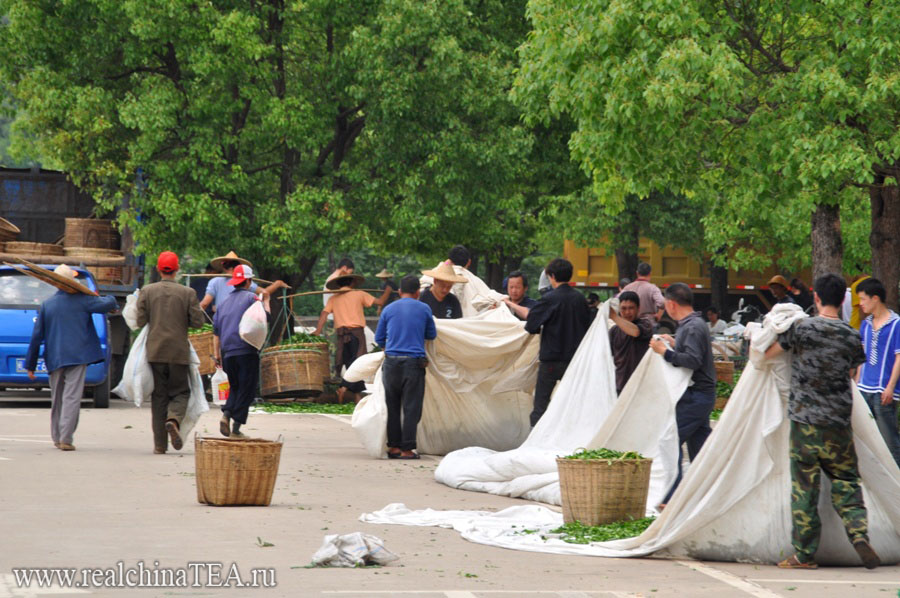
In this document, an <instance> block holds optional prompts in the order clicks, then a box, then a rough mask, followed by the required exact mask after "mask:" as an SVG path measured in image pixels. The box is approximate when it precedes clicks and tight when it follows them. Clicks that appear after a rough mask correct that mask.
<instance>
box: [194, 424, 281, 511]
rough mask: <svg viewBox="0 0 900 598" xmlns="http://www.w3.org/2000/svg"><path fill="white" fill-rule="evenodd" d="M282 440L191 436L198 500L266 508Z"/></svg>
mask: <svg viewBox="0 0 900 598" xmlns="http://www.w3.org/2000/svg"><path fill="white" fill-rule="evenodd" d="M282 444H283V443H282V439H281V438H279V439H278V440H277V441H272V440H263V439H261V438H247V439H237V438H235V439H232V438H200V437H198V436H194V455H195V463H196V467H197V475H196V478H197V500H198V501H199V502H201V503H203V504H207V505H216V506H220V507H221V506H232V505H258V506H262V507H265V506H268V505H269V504H270V503H271V502H272V493H273V491H274V490H275V478H276V477H277V476H278V464H279V462H280V461H281V447H282Z"/></svg>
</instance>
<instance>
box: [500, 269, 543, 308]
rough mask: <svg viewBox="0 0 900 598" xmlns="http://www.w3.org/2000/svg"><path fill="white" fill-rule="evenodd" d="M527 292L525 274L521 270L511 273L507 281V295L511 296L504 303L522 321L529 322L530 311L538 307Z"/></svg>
mask: <svg viewBox="0 0 900 598" xmlns="http://www.w3.org/2000/svg"><path fill="white" fill-rule="evenodd" d="M527 292H528V279H527V278H525V274H524V273H523V272H520V271H519V270H516V271H515V272H510V274H509V276H508V277H507V279H506V294H507V295H509V299H504V300H503V302H504V303H506V305H507V306H509V309H510V310H511V311H512V312H513V315H515V316H516V317H517V318H519V319H520V320H527V319H528V312H529V310H531V308H532V307H534V306H535V305H537V301H535V300H534V299H532V298H531V297H529V296H528V295H527V294H526V293H527Z"/></svg>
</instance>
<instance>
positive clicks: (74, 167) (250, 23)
mask: <svg viewBox="0 0 900 598" xmlns="http://www.w3.org/2000/svg"><path fill="white" fill-rule="evenodd" d="M0 8H2V11H3V13H4V14H5V15H7V18H8V23H7V24H6V26H5V27H3V28H2V30H0V31H2V33H0V63H2V66H0V69H2V73H3V76H4V78H5V80H6V81H7V83H8V85H9V86H10V89H11V91H12V93H13V94H14V96H15V98H16V100H17V102H19V103H20V105H21V106H22V107H24V108H25V109H26V110H25V120H24V122H23V127H24V130H26V131H28V132H30V133H32V134H34V135H35V136H36V137H37V139H38V141H39V143H40V145H41V149H42V151H43V152H44V153H46V154H47V155H48V156H50V157H52V158H53V159H55V160H57V161H58V162H59V163H60V164H61V165H62V166H63V167H64V168H65V170H66V171H67V172H69V173H71V175H72V177H73V178H74V180H75V181H76V183H78V184H79V185H81V186H83V187H85V188H87V189H89V190H90V191H91V192H92V193H93V194H94V196H95V198H96V199H97V200H98V202H99V204H100V206H101V207H102V208H103V209H106V210H109V209H112V208H114V207H117V206H119V205H121V204H122V203H123V201H125V200H126V199H128V200H129V201H130V208H131V209H130V210H127V211H125V212H123V213H122V216H121V218H122V221H123V223H128V224H132V225H135V226H136V231H135V232H136V238H137V240H138V242H139V243H140V244H141V246H142V247H143V249H145V250H146V251H147V252H148V253H152V252H155V251H157V250H159V249H162V248H176V249H180V250H190V251H192V252H193V253H195V254H196V255H198V256H212V255H217V254H220V253H221V252H222V251H223V250H224V249H227V248H236V249H238V250H239V252H240V253H242V254H245V255H247V256H248V257H250V258H252V259H254V261H255V262H256V263H257V265H259V266H262V269H263V271H264V272H265V271H267V270H269V271H281V272H285V271H287V272H299V273H300V276H299V277H296V278H295V282H299V280H301V279H302V278H303V277H305V276H306V274H307V273H308V272H309V271H310V269H311V268H312V267H313V264H314V262H315V259H316V257H317V256H319V255H322V254H323V253H324V252H325V251H327V250H329V249H334V250H337V251H340V250H345V249H347V248H349V247H353V246H360V245H367V246H370V247H373V248H375V249H378V250H382V251H396V252H398V253H405V252H414V253H419V254H422V253H444V252H446V250H447V248H448V247H449V246H451V245H452V244H454V243H460V242H461V243H464V244H467V245H469V246H471V247H472V248H473V249H475V250H476V251H479V252H482V253H484V254H485V255H486V256H487V257H491V256H494V255H497V256H499V255H513V254H518V255H522V254H524V253H527V252H528V249H529V248H528V244H529V238H530V237H529V234H530V233H532V232H533V229H534V226H535V225H534V222H535V218H536V215H537V214H538V213H539V212H540V209H541V202H542V200H543V197H544V196H545V195H546V194H548V193H556V192H557V190H556V189H555V186H556V185H555V184H551V183H553V181H557V182H558V183H559V185H560V189H564V185H565V184H566V183H567V181H566V179H565V177H558V176H557V177H556V179H552V178H550V179H548V178H542V179H541V180H537V179H538V177H537V176H536V173H541V172H542V170H546V169H550V170H554V167H555V165H549V166H548V165H547V162H546V161H547V160H548V159H549V158H550V157H553V158H556V156H552V152H553V151H556V153H557V154H559V155H564V154H565V145H564V143H565V138H564V137H563V136H561V135H558V134H556V135H555V137H554V134H555V130H554V129H553V128H552V127H540V128H537V130H532V129H530V128H529V127H527V126H526V125H524V124H523V123H522V122H521V121H520V117H519V113H518V111H517V110H516V109H514V107H513V105H512V104H511V102H510V100H509V98H508V92H509V89H510V87H511V85H512V81H513V77H514V68H515V62H516V54H515V51H516V47H517V46H518V44H519V43H521V40H522V39H524V36H525V33H526V31H527V22H526V21H525V18H524V1H516V2H504V1H502V0H483V1H479V2H476V1H474V0H439V1H438V0H426V1H421V0H352V1H351V0H306V1H304V2H299V1H293V0H265V1H263V0H257V1H235V0H210V1H204V2H185V1H183V0H159V1H156V2H143V1H137V0H80V1H77V2H76V1H66V0H59V1H50V0H42V1H39V2H34V1H32V0H3V1H0ZM545 137H551V138H553V142H555V143H556V144H557V145H558V146H559V147H560V148H561V149H560V150H553V149H552V148H551V147H548V144H536V143H535V140H536V139H537V140H539V141H544V138H545ZM565 161H566V162H567V161H568V160H567V158H566V160H565ZM548 180H550V181H551V183H548V182H547V181H548Z"/></svg>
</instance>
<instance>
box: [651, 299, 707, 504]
mask: <svg viewBox="0 0 900 598" xmlns="http://www.w3.org/2000/svg"><path fill="white" fill-rule="evenodd" d="M693 301H694V294H693V293H692V292H691V288H690V287H689V286H687V285H686V284H684V283H683V282H676V283H675V284H673V285H671V286H669V287H668V288H666V294H665V309H666V313H668V314H669V317H671V318H672V319H673V320H675V321H676V322H678V330H676V331H675V338H674V339H673V338H672V337H671V336H669V335H668V334H664V335H662V337H661V338H662V339H665V342H667V343H669V344H670V345H672V346H674V349H669V348H667V347H666V344H665V342H663V340H660V339H654V340H652V341H650V348H651V349H653V350H654V351H656V352H657V353H659V354H660V355H662V356H663V358H664V359H665V360H666V361H668V362H669V363H671V364H672V365H675V366H678V367H682V368H687V369H689V370H693V371H694V375H693V376H691V385H690V386H688V388H687V390H686V391H684V394H683V395H681V398H680V399H678V405H677V406H676V407H675V421H676V423H677V425H678V477H677V478H675V483H674V484H673V485H672V489H671V490H669V493H668V494H667V495H666V498H665V499H663V502H662V505H660V506H664V505H665V504H666V503H667V502H668V501H669V497H671V496H672V494H673V493H674V492H675V489H676V488H677V487H678V484H680V483H681V477H682V476H681V456H682V453H681V445H682V444H683V443H685V442H686V443H687V445H688V455H689V456H690V458H691V461H693V460H694V458H695V457H696V456H697V453H699V452H700V449H701V448H702V447H703V443H704V442H706V438H707V437H708V436H709V434H710V432H712V428H710V426H709V414H710V412H711V411H712V410H713V407H714V406H715V404H716V366H715V364H714V363H713V353H712V343H711V341H710V337H709V328H708V327H707V326H706V322H705V321H704V320H703V318H702V317H701V316H700V312H698V311H694V307H693Z"/></svg>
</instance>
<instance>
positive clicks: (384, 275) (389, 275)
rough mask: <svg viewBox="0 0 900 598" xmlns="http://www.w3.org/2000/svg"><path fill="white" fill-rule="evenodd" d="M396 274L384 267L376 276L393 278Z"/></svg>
mask: <svg viewBox="0 0 900 598" xmlns="http://www.w3.org/2000/svg"><path fill="white" fill-rule="evenodd" d="M393 276H394V275H393V274H391V273H390V272H388V271H387V268H382V269H381V272H379V273H378V274H376V275H375V278H392V277H393Z"/></svg>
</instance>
